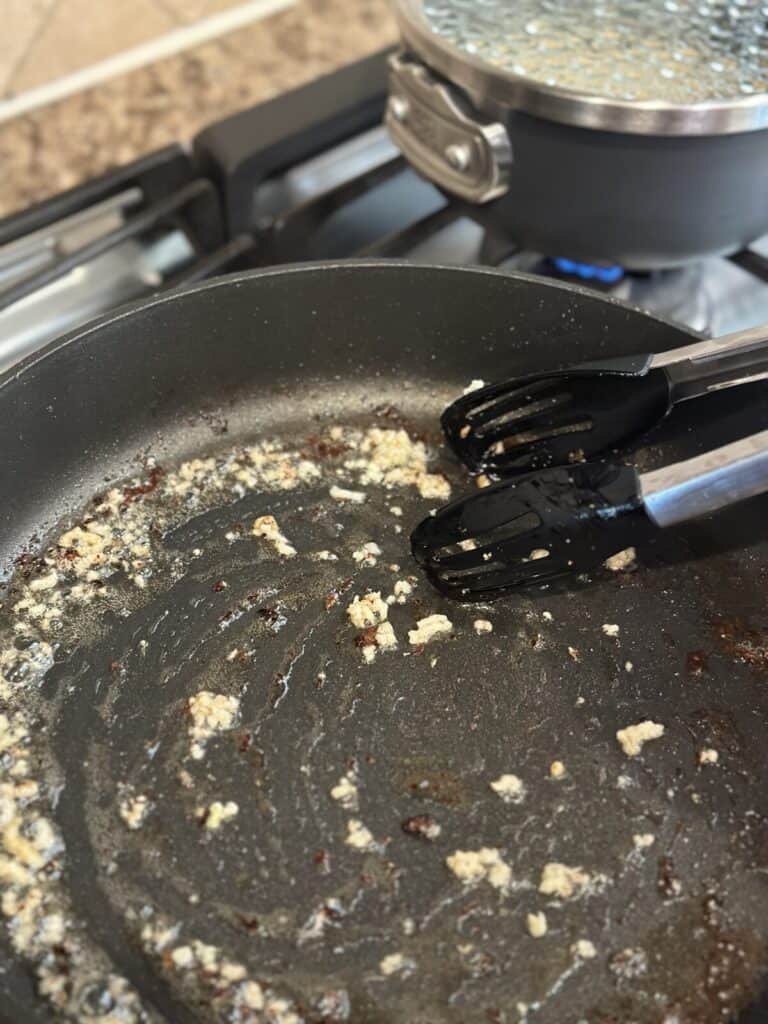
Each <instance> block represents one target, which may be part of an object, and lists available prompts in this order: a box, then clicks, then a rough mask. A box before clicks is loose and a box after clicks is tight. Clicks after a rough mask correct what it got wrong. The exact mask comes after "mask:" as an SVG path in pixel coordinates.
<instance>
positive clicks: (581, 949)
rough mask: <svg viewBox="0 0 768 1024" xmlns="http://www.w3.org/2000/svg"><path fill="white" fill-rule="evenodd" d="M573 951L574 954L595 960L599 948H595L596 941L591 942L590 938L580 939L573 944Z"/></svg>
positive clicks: (583, 958) (584, 958)
mask: <svg viewBox="0 0 768 1024" xmlns="http://www.w3.org/2000/svg"><path fill="white" fill-rule="evenodd" d="M571 952H572V953H573V955H574V956H578V957H580V958H581V959H582V960H594V958H595V957H596V956H597V950H596V949H595V946H594V943H592V942H590V941H589V939H578V941H576V942H574V944H573V945H572V946H571Z"/></svg>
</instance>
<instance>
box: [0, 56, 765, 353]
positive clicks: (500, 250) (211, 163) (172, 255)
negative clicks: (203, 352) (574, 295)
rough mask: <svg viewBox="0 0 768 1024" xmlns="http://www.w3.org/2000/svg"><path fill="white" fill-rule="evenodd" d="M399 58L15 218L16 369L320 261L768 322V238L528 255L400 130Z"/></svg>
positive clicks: (734, 324) (7, 269) (333, 78)
mask: <svg viewBox="0 0 768 1024" xmlns="http://www.w3.org/2000/svg"><path fill="white" fill-rule="evenodd" d="M390 52H391V51H389V50H387V51H383V52H381V53H378V54H374V55H373V56H372V57H369V58H367V59H366V60H364V61H360V62H359V63H357V64H352V65H350V66H348V67H346V68H342V69H341V70H340V71H338V72H336V73H335V74H333V75H329V76H327V77H326V78H323V79H320V80H318V81H316V82H313V83H311V84H310V85H308V86H304V87H303V88H301V89H298V90H296V91H294V92H291V93H287V94H285V95H283V96H281V97H278V98H277V99H275V100H272V101H270V102H268V103H265V104H261V105H259V106H257V107H254V108H252V109H250V110H245V111H243V112H241V113H240V114H236V115H234V116H233V117H230V118H228V119H226V120H224V121H222V122H219V123H217V124H214V125H211V126H210V127H209V128H207V129H205V130H204V131H203V132H202V133H201V134H200V135H199V136H198V137H197V138H196V139H195V142H194V146H193V150H192V153H191V154H190V153H189V152H187V151H186V150H185V149H184V148H182V147H181V146H170V147H168V148H167V149H164V150H161V151H159V152H157V153H153V154H150V155H149V156H148V157H145V158H142V159H141V160H138V161H136V162H134V163H132V164H129V165H127V166H125V167H121V168H119V169H118V170H116V171H114V172H112V173H110V174H108V175H106V176H104V177H102V178H99V179H96V180H94V181H90V182H87V183H86V184H84V185H82V186H80V187H78V188H75V189H73V190H71V191H69V192H66V193H63V194H61V195H59V196H56V197H54V198H53V199H51V200H48V201H47V202H44V203H41V204H39V205H37V206H35V207H33V208H31V209H29V210H25V211H23V212H22V213H20V214H17V215H15V216H12V217H9V218H6V220H4V221H0V370H2V369H4V368H6V367H8V366H9V365H12V364H13V363H14V362H16V361H17V360H19V359H20V358H22V357H23V356H25V355H27V354H28V353H30V352H32V351H34V350H35V349H36V348H39V347H40V346H41V345H43V344H45V343H46V342H47V341H49V340H51V339H52V338H54V337H57V336H59V335H61V334H62V333H64V332H66V331H68V330H70V329H72V328H74V327H76V326H78V325H80V324H82V323H84V322H86V321H88V320H90V319H92V318H93V317H96V316H98V315H100V314H102V313H106V312H109V311H110V310H112V309H114V308H115V307H117V306H119V305H121V304H123V303H125V302H127V301H130V300H133V299H136V298H141V297H144V296H147V295H151V294H153V293H158V292H161V291H164V290H167V289H169V288H175V287H178V286H179V285H183V284H189V283H192V282H194V281H200V280H203V279H205V278H208V277H212V276H215V275H217V274H221V273H225V272H228V271H234V270H242V269H246V268H249V267H265V266H271V265H275V264H278V263H286V262H298V261H306V260H318V259H347V258H362V257H370V258H398V259H406V260H411V261H414V262H431V263H453V264H460V265H466V264H480V265H483V266H492V267H498V268H500V269H502V270H505V269H506V270H510V271H524V272H526V273H531V274H536V275H539V276H540V275H544V276H547V277H553V278H557V279H559V280H569V281H574V282H576V283H578V284H579V285H581V286H584V287H589V288H593V289H595V290H597V291H599V292H601V293H603V294H606V295H609V296H613V297H615V298H618V299H622V300H624V301H626V302H629V303H631V304H632V305H634V306H638V307H640V308H642V309H645V310H648V311H650V312H653V313H656V314H658V315H660V316H664V317H667V318H669V319H671V320H674V321H677V322H679V323H682V324H686V325H688V326H689V327H691V328H693V329H694V330H697V331H700V332H701V333H702V334H705V335H717V334H724V333H727V332H729V331H733V330H737V329H739V328H742V327H748V326H751V325H754V324H757V323H761V322H768V287H766V283H767V282H768V239H764V240H763V241H762V242H760V243H757V244H755V245H753V246H752V247H751V248H750V249H749V250H746V251H744V252H741V253H738V254H736V255H735V256H731V257H729V258H712V259H708V260H704V261H702V262H700V263H696V264H692V265H690V266H687V267H684V268H681V269H676V270H660V271H654V272H651V273H644V274H633V273H626V272H624V271H622V269H621V268H620V267H613V266H607V265H591V264H590V265H588V264H584V263H579V262H577V261H573V260H569V259H567V258H563V257H555V258H547V257H545V256H544V255H542V254H539V253H532V252H526V251H522V250H521V249H520V248H519V247H518V246H517V244H516V243H515V240H514V239H513V238H509V237H506V236H505V235H504V234H503V233H502V232H500V231H499V228H498V225H497V224H496V223H495V219H494V218H495V215H494V206H493V204H492V203H491V204H488V205H486V206H476V205H471V204H468V203H465V202H463V201H461V200H458V199H455V198H450V197H447V196H446V195H445V194H443V193H441V192H439V191H438V190H437V189H436V188H435V187H433V186H432V185H430V184H428V183H427V182H425V181H423V180H421V179H420V178H418V177H417V176H416V175H415V174H414V172H413V171H412V170H411V169H410V168H409V166H408V165H407V164H406V163H405V161H404V160H403V158H402V157H401V155H400V153H399V152H398V150H397V149H396V148H395V147H394V146H393V144H392V143H391V141H390V140H389V138H388V136H387V134H386V132H385V130H384V128H383V127H382V117H383V113H384V108H385V103H386V97H387V57H388V56H389V53H390Z"/></svg>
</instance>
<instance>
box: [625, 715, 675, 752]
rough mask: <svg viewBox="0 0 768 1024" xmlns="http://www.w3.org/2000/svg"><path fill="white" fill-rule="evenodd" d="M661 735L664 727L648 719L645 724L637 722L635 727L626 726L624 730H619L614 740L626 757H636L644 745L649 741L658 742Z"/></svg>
mask: <svg viewBox="0 0 768 1024" xmlns="http://www.w3.org/2000/svg"><path fill="white" fill-rule="evenodd" d="M663 735H664V726H663V725H661V724H660V723H659V722H652V721H650V719H648V720H646V721H645V722H638V723H637V725H628V726H627V727H626V728H625V729H619V731H618V732H617V733H616V739H617V740H618V741H619V743H620V744H621V749H622V750H623V751H624V753H625V754H626V755H627V757H637V755H638V754H639V753H640V752H641V750H642V749H643V745H644V744H645V743H648V741H649V740H658V739H660V737H662V736H663Z"/></svg>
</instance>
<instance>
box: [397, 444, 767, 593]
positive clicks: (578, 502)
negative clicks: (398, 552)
mask: <svg viewBox="0 0 768 1024" xmlns="http://www.w3.org/2000/svg"><path fill="white" fill-rule="evenodd" d="M764 491H768V430H765V431H763V432H762V433H759V434H754V435H753V436H751V437H748V438H745V439H744V440H741V441H736V442H734V443H733V444H728V445H725V446H724V447H722V448H717V449H715V450H714V451H710V452H707V453H706V454H704V455H699V456H696V457H695V458H693V459H689V460H687V461H685V462H678V463H675V464H673V465H671V466H666V467H664V468H663V469H659V470H655V471H653V472H651V473H643V474H642V475H640V474H638V472H637V470H635V469H634V468H633V467H631V466H619V465H613V464H610V463H600V462H585V463H581V464H578V465H572V466H559V467H556V468H551V469H545V470H541V471H540V472H538V473H530V474H528V475H527V476H522V477H518V478H516V479H508V480H503V481H502V482H501V483H498V484H496V485H494V486H492V487H488V488H486V489H484V490H481V491H479V492H478V493H476V494H474V495H472V496H471V497H469V498H464V499H461V500H459V501H455V502H453V503H452V504H450V505H447V506H446V507H445V508H442V509H439V510H438V511H437V512H436V513H435V514H434V515H431V516H429V517H428V518H427V519H425V520H424V521H423V522H422V523H421V524H420V525H419V526H417V527H416V529H415V530H414V532H413V534H412V535H411V547H412V550H413V554H414V557H415V558H416V561H417V562H418V563H419V565H420V566H421V567H422V569H424V570H425V571H426V573H427V575H428V577H429V579H430V580H431V582H432V583H433V584H434V585H435V586H436V587H437V588H438V589H439V590H440V591H442V592H443V593H444V594H446V595H447V596H449V597H454V598H458V599H459V600H464V601H480V600H488V599H489V598H493V597H497V596H500V595H501V594H504V593H507V592H510V591H515V590H519V589H524V588H528V587H539V586H544V585H547V584H552V583H554V582H555V581H557V580H559V579H561V578H564V577H567V576H571V575H575V574H579V573H586V572H590V571H592V570H594V569H596V568H598V567H599V566H600V565H602V563H603V562H604V561H605V560H606V559H607V558H610V557H611V556H612V555H615V554H617V553H618V552H620V551H623V550H624V549H626V548H628V547H630V546H634V545H636V544H638V543H643V542H644V541H647V540H648V539H649V538H650V537H651V536H652V535H653V534H655V533H657V532H658V530H659V529H660V528H663V527H668V526H673V525H675V524H677V523H682V522H686V521H687V520H689V519H694V518H696V517H698V516H701V515H706V514H708V513H710V512H714V511H717V510H718V509H721V508H725V507H726V506H728V505H732V504H736V503H737V502H739V501H743V500H744V499H746V498H750V497H753V496H754V495H756V494H760V493H762V492H764Z"/></svg>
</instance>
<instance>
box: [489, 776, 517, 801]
mask: <svg viewBox="0 0 768 1024" xmlns="http://www.w3.org/2000/svg"><path fill="white" fill-rule="evenodd" d="M489 785H490V787H491V789H492V790H493V791H494V793H496V794H497V795H498V796H500V797H501V799H502V800H503V801H504V803H505V804H520V803H522V802H523V800H524V799H525V783H524V782H523V780H522V779H520V778H518V777H517V775H500V776H499V777H498V779H494V781H493V782H491V783H489Z"/></svg>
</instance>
